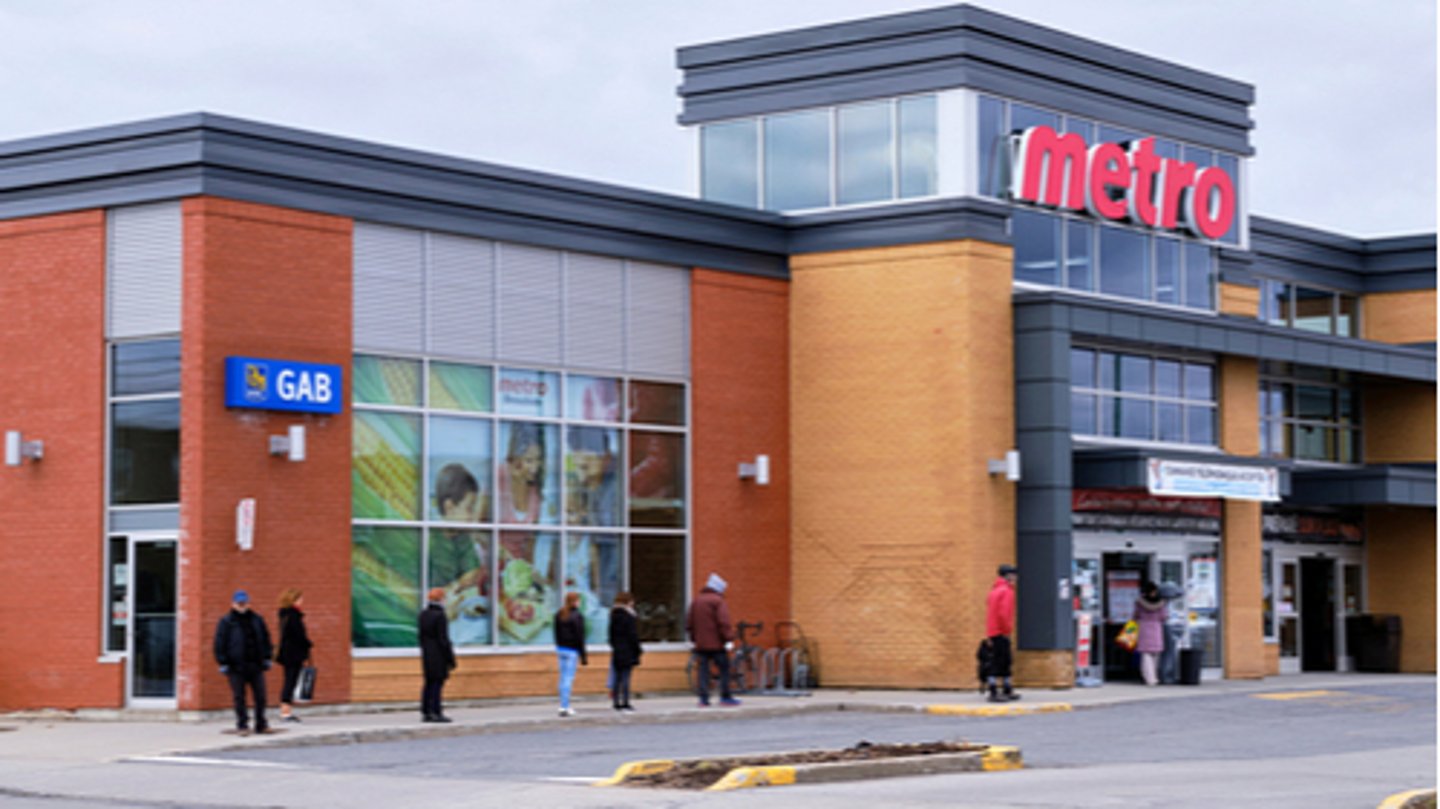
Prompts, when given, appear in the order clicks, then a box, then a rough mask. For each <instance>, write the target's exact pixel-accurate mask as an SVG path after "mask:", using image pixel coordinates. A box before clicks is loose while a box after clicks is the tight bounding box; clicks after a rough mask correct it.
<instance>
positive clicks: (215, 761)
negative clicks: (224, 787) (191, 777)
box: [121, 756, 305, 770]
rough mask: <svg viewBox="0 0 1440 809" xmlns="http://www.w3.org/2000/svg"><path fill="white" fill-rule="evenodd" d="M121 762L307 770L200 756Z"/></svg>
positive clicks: (258, 762) (295, 766)
mask: <svg viewBox="0 0 1440 809" xmlns="http://www.w3.org/2000/svg"><path fill="white" fill-rule="evenodd" d="M121 760H122V761H133V762H137V763H141V764H206V765H209V766H211V767H251V768H259V769H272V770H303V769H305V768H304V767H301V766H300V765H298V764H285V763H283V762H279V761H253V760H250V759H238V758H233V759H232V758H201V757H200V756H130V757H129V758H126V759H121Z"/></svg>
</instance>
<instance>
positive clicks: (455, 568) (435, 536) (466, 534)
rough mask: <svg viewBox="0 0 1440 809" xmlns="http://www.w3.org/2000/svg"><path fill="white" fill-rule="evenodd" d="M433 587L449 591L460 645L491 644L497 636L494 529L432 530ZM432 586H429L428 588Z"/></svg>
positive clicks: (454, 636)
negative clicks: (492, 563)
mask: <svg viewBox="0 0 1440 809" xmlns="http://www.w3.org/2000/svg"><path fill="white" fill-rule="evenodd" d="M428 559H429V564H428V568H429V569H428V572H429V578H428V584H429V587H431V588H433V587H440V588H443V589H444V590H445V615H446V617H447V618H448V619H449V621H450V640H451V642H453V643H454V644H455V645H456V646H476V645H487V644H489V643H490V642H491V640H492V639H493V638H494V634H493V629H492V627H491V622H492V620H493V617H494V615H495V609H494V604H495V602H494V600H493V595H492V593H491V587H490V559H491V553H490V532H488V531H472V530H465V531H445V530H436V529H432V530H431V531H430V548H429V554H428ZM427 589H428V588H427Z"/></svg>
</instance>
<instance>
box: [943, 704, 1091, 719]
mask: <svg viewBox="0 0 1440 809" xmlns="http://www.w3.org/2000/svg"><path fill="white" fill-rule="evenodd" d="M1071 710H1073V708H1072V707H1071V705H1070V703H1068V702H1042V703H1040V704H1038V705H1024V706H1021V705H927V706H925V713H928V714H935V715H936V716H1025V715H1027V714H1037V713H1065V712H1067V711H1071Z"/></svg>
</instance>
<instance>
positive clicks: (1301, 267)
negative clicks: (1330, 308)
mask: <svg viewBox="0 0 1440 809" xmlns="http://www.w3.org/2000/svg"><path fill="white" fill-rule="evenodd" d="M1250 269H1251V272H1252V273H1253V275H1254V276H1255V277H1256V278H1262V277H1263V278H1270V279H1274V280H1276V281H1285V282H1288V283H1292V284H1301V285H1303V286H1312V287H1322V288H1325V289H1333V290H1335V291H1338V292H1349V293H1358V292H1360V291H1361V290H1362V289H1363V288H1364V279H1363V277H1362V276H1361V275H1360V274H1359V272H1358V271H1350V270H1339V269H1335V268H1333V267H1325V266H1322V265H1315V264H1303V263H1300V262H1298V261H1294V260H1292V259H1288V258H1281V257H1277V256H1270V255H1259V256H1256V258H1255V263H1254V264H1252V265H1251V267H1250Z"/></svg>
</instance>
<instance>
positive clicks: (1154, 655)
mask: <svg viewBox="0 0 1440 809" xmlns="http://www.w3.org/2000/svg"><path fill="white" fill-rule="evenodd" d="M1166 612H1167V609H1166V607H1165V599H1163V598H1161V597H1160V588H1159V587H1158V586H1156V584H1155V582H1153V581H1148V580H1147V581H1144V582H1141V584H1140V597H1139V598H1137V599H1136V600H1135V623H1137V624H1139V625H1140V637H1139V639H1138V640H1137V641H1136V643H1135V651H1137V652H1139V653H1140V676H1141V678H1143V679H1144V680H1145V684H1146V685H1157V684H1158V683H1159V682H1160V678H1159V675H1158V673H1157V671H1156V663H1157V662H1158V661H1159V659H1160V653H1161V652H1163V651H1165V613H1166Z"/></svg>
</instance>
